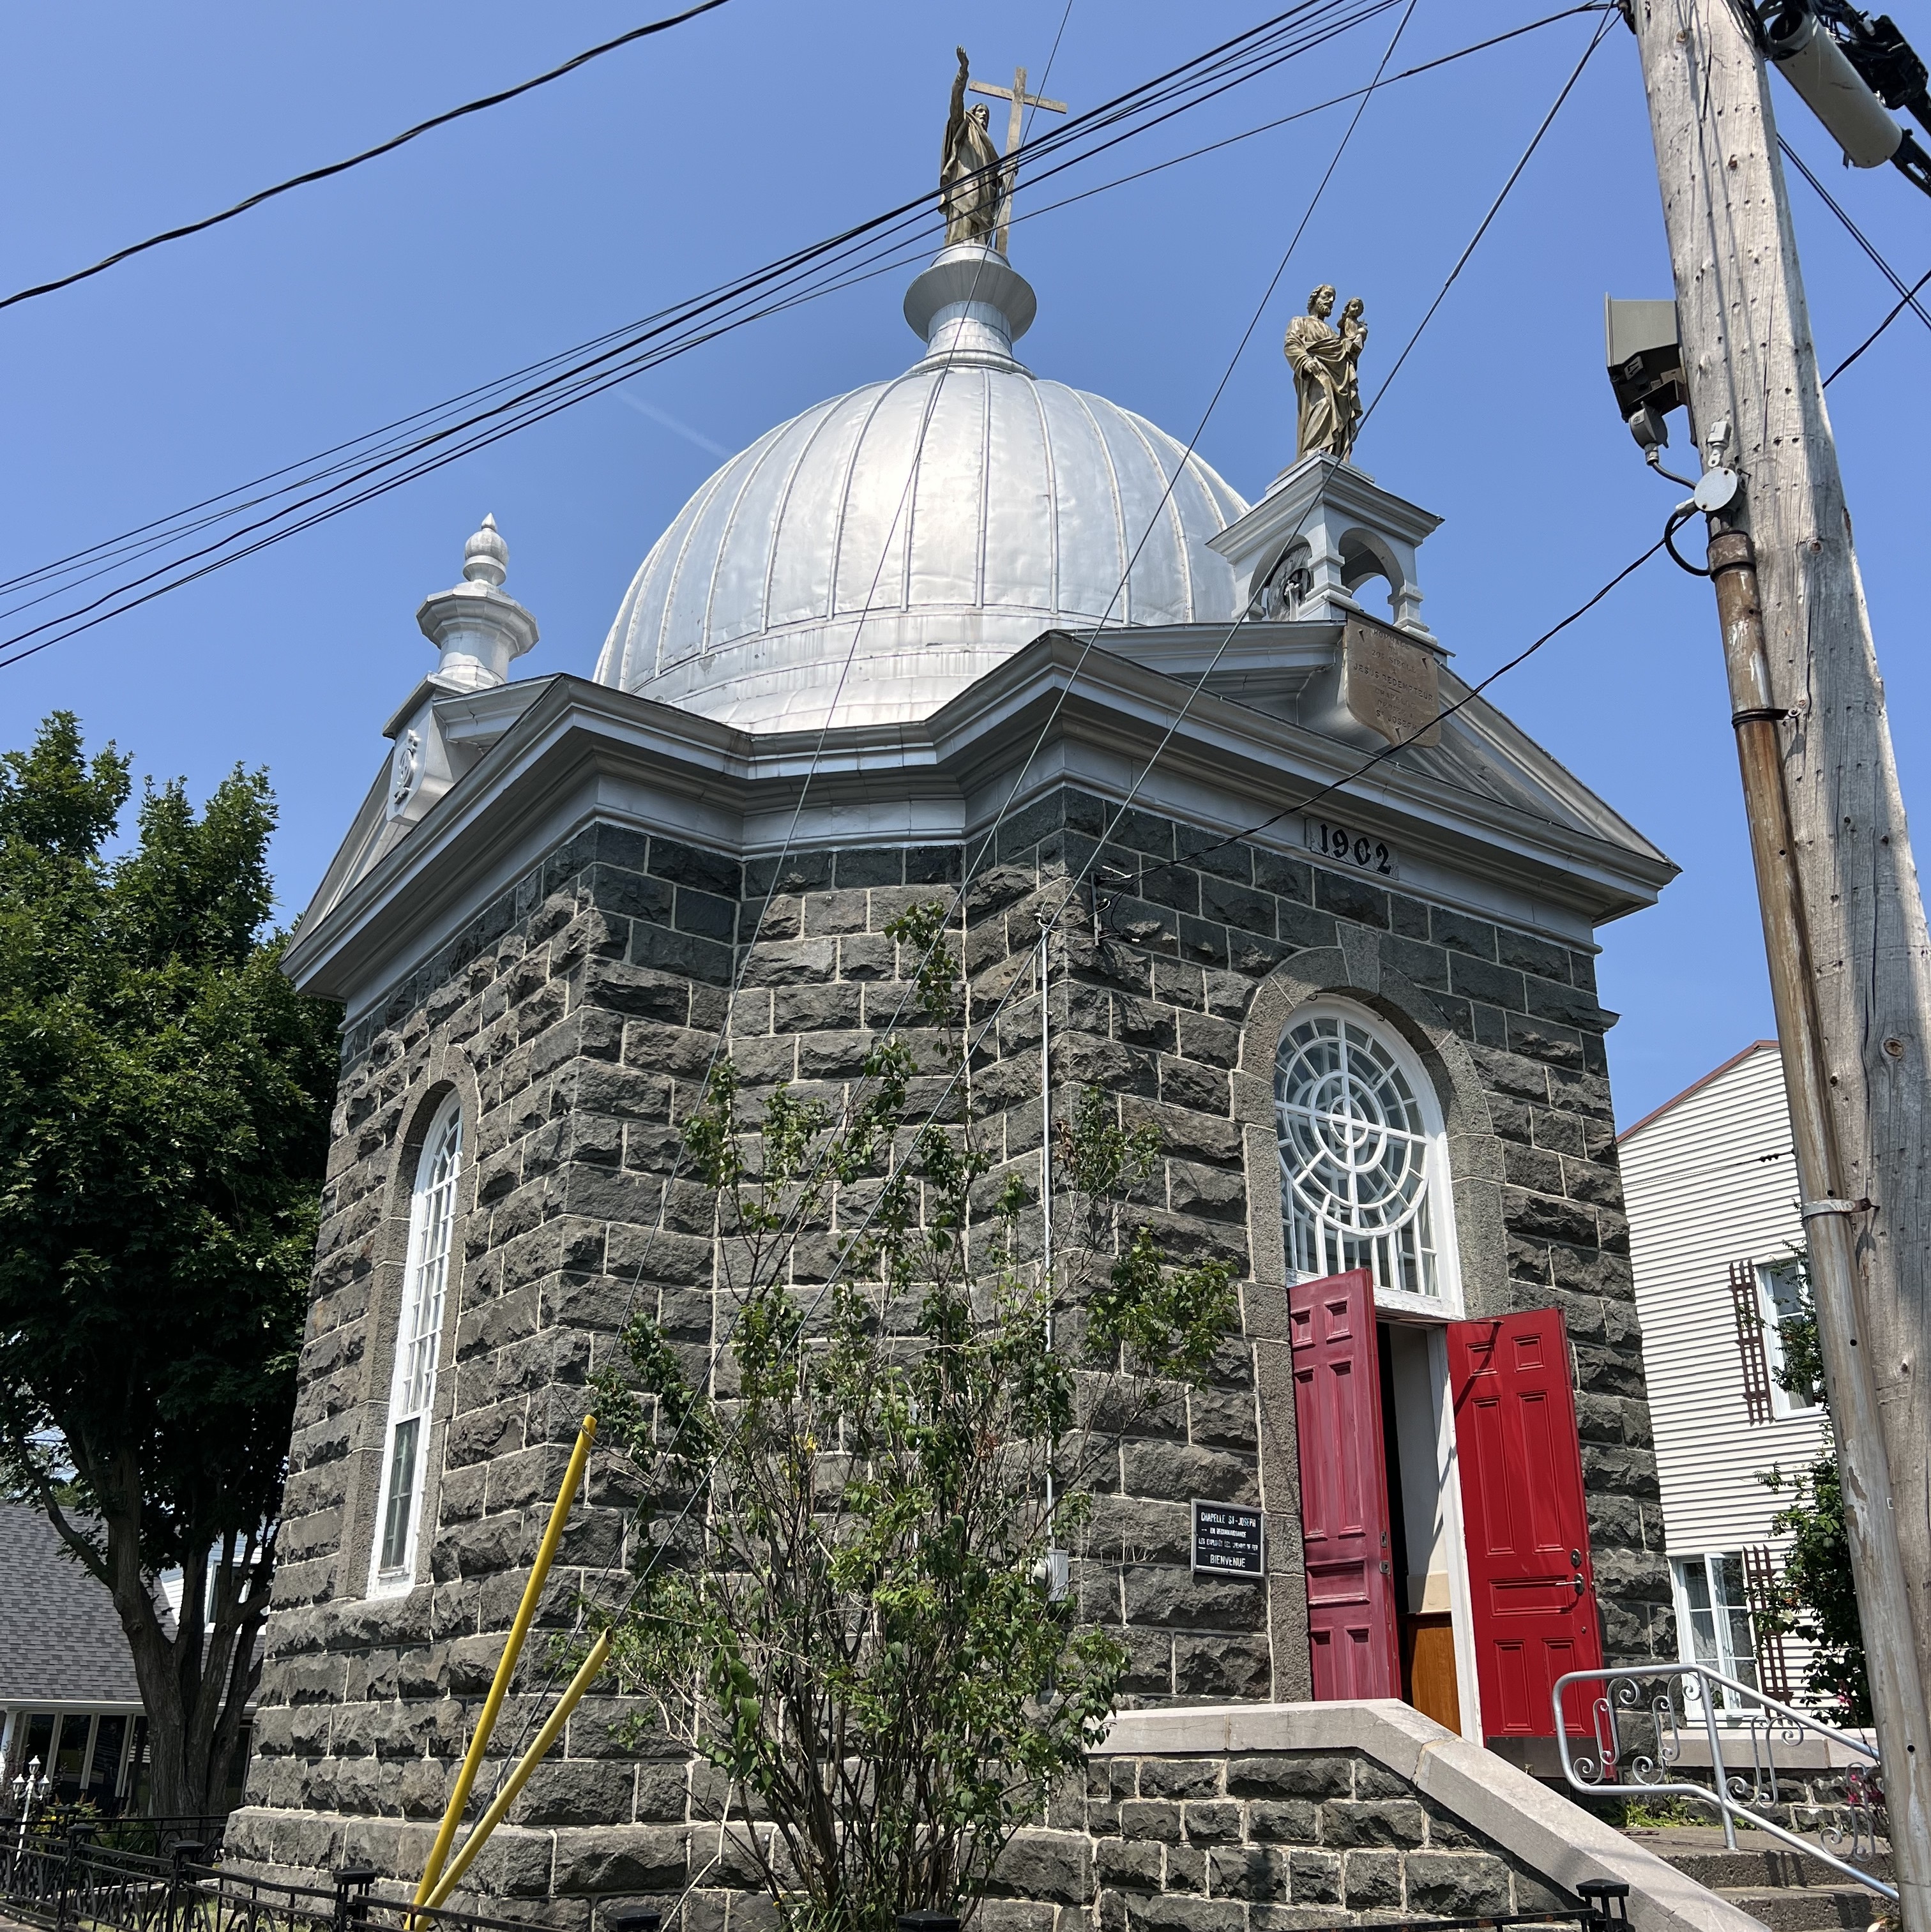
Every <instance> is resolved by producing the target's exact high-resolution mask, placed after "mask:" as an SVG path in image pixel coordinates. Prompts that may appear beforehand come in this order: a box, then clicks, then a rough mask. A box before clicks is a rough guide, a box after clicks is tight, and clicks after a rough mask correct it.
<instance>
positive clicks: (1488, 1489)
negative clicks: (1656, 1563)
mask: <svg viewBox="0 0 1931 1932" xmlns="http://www.w3.org/2000/svg"><path fill="white" fill-rule="evenodd" d="M1448 1346H1449V1390H1450V1392H1451V1394H1452V1397H1453V1399H1454V1403H1455V1454H1456V1460H1458V1462H1459V1463H1460V1464H1461V1508H1462V1517H1463V1534H1464V1538H1465V1539H1466V1541H1467V1548H1468V1583H1469V1595H1470V1608H1471V1610H1472V1611H1473V1630H1474V1637H1475V1660H1476V1682H1477V1684H1478V1685H1479V1688H1480V1691H1481V1694H1482V1731H1483V1733H1484V1734H1485V1736H1488V1737H1491V1738H1496V1737H1509V1738H1546V1737H1552V1736H1554V1734H1555V1714H1554V1710H1553V1709H1552V1708H1551V1705H1550V1702H1549V1698H1550V1694H1551V1691H1553V1689H1554V1685H1555V1681H1556V1679H1557V1678H1558V1677H1560V1676H1562V1675H1563V1673H1564V1672H1565V1671H1569V1670H1598V1669H1599V1668H1600V1667H1601V1666H1602V1642H1601V1638H1600V1635H1599V1628H1600V1627H1599V1623H1598V1621H1597V1616H1596V1583H1595V1577H1594V1574H1593V1571H1592V1570H1591V1568H1590V1558H1589V1516H1588V1511H1587V1506H1586V1505H1585V1504H1584V1500H1583V1493H1582V1452H1581V1445H1579V1444H1578V1442H1577V1440H1576V1433H1575V1397H1574V1396H1573V1394H1572V1393H1571V1391H1570V1388H1569V1343H1568V1337H1567V1335H1566V1332H1565V1331H1564V1330H1563V1320H1562V1314H1561V1311H1560V1310H1558V1309H1554V1308H1542V1309H1537V1310H1534V1311H1533V1313H1529V1314H1527V1315H1509V1316H1503V1318H1502V1319H1500V1321H1496V1322H1451V1323H1450V1324H1449V1331H1448ZM1563 1715H1564V1718H1565V1719H1566V1723H1567V1726H1568V1727H1569V1729H1570V1730H1574V1731H1586V1730H1587V1729H1588V1727H1589V1721H1588V1700H1587V1697H1581V1696H1577V1695H1575V1694H1573V1693H1572V1694H1571V1698H1570V1700H1569V1701H1568V1702H1567V1703H1566V1708H1565V1710H1564V1713H1563Z"/></svg>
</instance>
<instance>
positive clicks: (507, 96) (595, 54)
mask: <svg viewBox="0 0 1931 1932" xmlns="http://www.w3.org/2000/svg"><path fill="white" fill-rule="evenodd" d="M722 5H724V0H698V5H696V6H695V7H686V8H685V9H684V10H683V12H682V13H672V14H671V15H669V16H668V17H666V18H665V19H663V20H652V21H650V22H649V23H647V24H646V25H645V26H641V27H632V28H631V29H630V31H629V32H628V33H624V34H618V35H617V37H616V39H614V40H605V41H604V42H603V43H602V45H601V46H594V47H586V48H585V49H584V50H583V52H581V53H580V54H573V55H571V57H570V58H569V59H568V60H566V61H565V62H563V65H561V66H560V67H553V68H551V69H550V70H549V71H548V73H547V74H533V75H532V76H531V77H530V79H529V80H520V81H518V83H516V85H515V86H514V87H506V88H503V89H501V90H500V92H497V93H495V94H486V95H484V96H483V97H482V99H481V100H479V101H464V104H462V106H461V107H452V108H450V109H449V110H447V111H446V113H441V114H434V115H431V116H430V118H428V120H427V121H418V122H417V123H416V125H415V126H414V127H406V128H404V130H403V131H402V132H401V133H400V134H392V135H391V136H389V139H387V140H386V141H379V142H377V143H376V145H374V147H373V148H364V149H363V150H362V152H361V153H360V154H351V155H350V156H349V157H348V158H347V160H340V161H331V162H329V163H328V164H327V165H326V166H324V167H319V168H310V169H308V170H307V171H306V172H304V173H302V174H299V175H290V177H289V178H288V179H287V181H277V182H276V183H275V185H274V187H265V188H262V189H260V190H257V192H256V193H254V194H251V195H249V196H247V197H246V198H245V199H243V200H241V201H238V202H236V203H235V205H234V206H233V207H232V208H223V209H222V210H221V212H220V213H219V214H205V215H203V217H201V219H200V220H199V221H189V222H185V223H182V226H180V227H179V228H168V229H163V230H162V232H161V233H160V234H158V235H150V236H149V237H148V239H146V241H145V242H130V243H129V244H128V246H127V247H126V248H117V249H116V250H115V251H114V252H113V254H111V255H105V256H103V257H101V260H99V261H98V262H96V263H94V265H93V266H92V267H91V268H86V269H75V270H74V272H73V273H72V274H71V275H62V276H59V277H57V278H56V279H55V280H54V281H51V282H41V283H38V284H35V287H32V288H30V289H17V290H15V291H14V293H13V294H11V296H0V308H12V307H13V306H14V304H15V303H16V302H32V301H33V300H34V299H35V297H36V296H50V295H53V294H54V293H56V291H57V290H61V289H71V288H72V287H74V284H75V283H76V282H84V281H87V280H88V279H89V277H91V276H94V275H105V274H106V273H107V271H108V270H109V269H112V268H115V267H117V266H119V264H120V263H123V262H125V261H127V260H129V259H130V257H133V256H135V255H144V254H146V253H147V251H149V249H150V248H160V247H161V245H162V244H163V243H164V242H179V241H182V240H184V239H186V238H187V237H188V236H191V235H201V234H205V233H206V232H207V230H208V229H211V228H218V227H220V226H221V223H223V222H224V221H233V220H234V219H235V217H236V216H237V215H238V214H247V213H248V211H249V209H250V208H259V207H260V206H261V205H262V203H263V202H265V201H272V200H274V199H275V196H277V195H280V194H287V193H290V191H291V190H293V189H296V188H298V187H308V185H309V184H311V182H314V181H327V180H328V179H329V178H330V177H331V176H332V175H342V174H347V172H348V171H349V170H350V169H351V168H359V167H360V166H362V163H364V162H365V161H373V160H379V159H380V157H382V156H383V155H384V154H394V153H395V151H396V149H397V148H401V147H405V146H407V145H408V143H409V142H411V141H414V140H419V139H421V137H422V136H423V135H425V134H428V133H434V131H435V130H436V129H437V128H438V127H448V126H449V123H450V122H451V121H460V120H461V119H462V118H464V116H465V115H470V114H480V113H482V111H483V110H484V109H485V108H487V107H501V106H502V105H503V103H504V102H505V101H514V100H515V99H516V98H518V96H519V95H525V94H529V93H531V92H534V90H535V89H537V88H539V87H547V86H549V84H550V83H551V81H553V80H562V79H563V77H564V76H565V75H566V74H575V72H576V71H577V69H578V68H580V67H587V66H588V65H590V62H592V61H593V60H600V59H601V58H602V57H603V56H604V55H605V54H608V53H614V52H616V51H617V49H618V48H619V47H627V46H629V45H630V43H632V41H633V40H647V39H648V38H649V37H650V36H651V35H652V34H661V33H663V32H665V31H666V30H667V29H668V28H671V27H681V26H683V23H685V22H686V20H695V19H696V18H697V17H698V15H699V14H700V13H710V12H711V11H712V10H713V9H715V8H716V7H722Z"/></svg>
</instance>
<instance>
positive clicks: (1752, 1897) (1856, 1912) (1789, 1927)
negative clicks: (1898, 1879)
mask: <svg viewBox="0 0 1931 1932" xmlns="http://www.w3.org/2000/svg"><path fill="white" fill-rule="evenodd" d="M1714 1889H1715V1890H1716V1895H1717V1896H1718V1897H1719V1898H1726V1899H1728V1900H1729V1901H1730V1903H1731V1904H1732V1905H1734V1906H1736V1907H1737V1909H1738V1910H1739V1911H1740V1912H1748V1913H1749V1915H1750V1916H1751V1917H1752V1918H1755V1919H1757V1920H1758V1921H1761V1923H1762V1924H1765V1925H1767V1926H1768V1927H1770V1932H1864V1927H1866V1926H1867V1925H1869V1924H1870V1923H1871V1921H1872V1920H1873V1919H1874V1918H1876V1916H1877V1915H1878V1912H1881V1910H1883V1909H1884V1906H1885V1904H1886V1903H1887V1901H1886V1900H1884V1899H1883V1898H1881V1897H1879V1896H1878V1894H1877V1893H1875V1892H1874V1891H1865V1890H1864V1889H1863V1887H1862V1886H1861V1885H1769V1886H1765V1887H1762V1888H1755V1887H1750V1886H1745V1885H1722V1886H1718V1887H1716V1888H1714Z"/></svg>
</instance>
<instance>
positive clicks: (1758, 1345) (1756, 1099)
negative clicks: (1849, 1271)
mask: <svg viewBox="0 0 1931 1932" xmlns="http://www.w3.org/2000/svg"><path fill="white" fill-rule="evenodd" d="M1619 1148H1620V1153H1621V1156H1622V1163H1623V1186H1624V1188H1625V1190H1626V1196H1627V1199H1628V1202H1629V1247H1630V1254H1631V1257H1632V1261H1633V1262H1634V1264H1635V1277H1636V1304H1637V1309H1638V1313H1639V1314H1640V1316H1641V1319H1642V1325H1643V1355H1644V1362H1645V1364H1647V1368H1648V1371H1649V1388H1650V1416H1651V1418H1652V1419H1653V1425H1654V1427H1655V1430H1656V1469H1657V1474H1658V1476H1659V1479H1660V1481H1661V1482H1662V1511H1663V1529H1664V1535H1665V1540H1666V1547H1667V1550H1668V1555H1669V1559H1670V1568H1671V1574H1672V1576H1673V1577H1674V1582H1675V1588H1676V1613H1677V1641H1678V1644H1679V1647H1680V1655H1681V1658H1682V1659H1683V1661H1684V1662H1685V1663H1700V1664H1707V1665H1709V1666H1710V1667H1713V1668H1714V1669H1716V1670H1720V1671H1722V1673H1724V1675H1725V1676H1729V1677H1734V1678H1736V1679H1739V1680H1740V1681H1741V1682H1744V1683H1746V1684H1753V1685H1757V1686H1758V1687H1759V1688H1761V1689H1762V1690H1764V1691H1767V1692H1768V1693H1769V1694H1770V1695H1771V1696H1772V1697H1781V1698H1786V1699H1787V1700H1788V1701H1790V1702H1792V1703H1798V1704H1801V1703H1805V1702H1806V1701H1807V1700H1806V1698H1805V1697H1804V1694H1803V1677H1804V1672H1805V1667H1806V1662H1807V1657H1806V1646H1803V1645H1802V1644H1800V1643H1797V1642H1796V1641H1794V1640H1791V1639H1788V1638H1786V1639H1782V1640H1778V1639H1776V1638H1768V1639H1762V1638H1760V1637H1758V1635H1757V1634H1756V1628H1755V1625H1756V1619H1755V1617H1754V1616H1753V1614H1752V1612H1753V1610H1754V1608H1755V1607H1756V1606H1757V1605H1758V1604H1759V1603H1760V1602H1761V1595H1762V1592H1763V1591H1764V1588H1765V1586H1766V1585H1767V1583H1768V1582H1769V1581H1770V1578H1771V1577H1773V1575H1774V1574H1775V1572H1776V1565H1777V1562H1778V1553H1779V1544H1780V1543H1781V1542H1782V1541H1784V1540H1785V1539H1782V1538H1778V1537H1777V1536H1776V1535H1773V1533H1772V1532H1771V1529H1770V1520H1771V1519H1772V1517H1774V1516H1775V1515H1776V1513H1777V1511H1778V1510H1779V1508H1780V1507H1782V1501H1783V1499H1782V1498H1780V1497H1779V1496H1778V1495H1777V1494H1776V1493H1775V1492H1773V1491H1772V1490H1770V1489H1769V1488H1768V1487H1766V1485H1765V1484H1764V1481H1763V1480H1762V1478H1763V1475H1764V1472H1766V1471H1767V1470H1770V1469H1779V1468H1780V1469H1783V1470H1784V1471H1785V1472H1792V1471H1794V1470H1797V1469H1803V1468H1806V1467H1808V1466H1809V1464H1810V1463H1812V1461H1814V1460H1815V1458H1816V1456H1817V1454H1818V1449H1819V1447H1820V1445H1821V1442H1822V1439H1823V1434H1824V1418H1823V1415H1822V1413H1821V1411H1820V1410H1818V1409H1816V1408H1815V1407H1813V1406H1811V1405H1810V1404H1809V1403H1807V1402H1806V1401H1805V1400H1803V1399H1802V1398H1801V1397H1797V1396H1793V1395H1791V1394H1788V1393H1787V1392H1786V1391H1785V1390H1783V1389H1782V1388H1780V1387H1779V1385H1778V1382H1777V1379H1776V1370H1777V1369H1778V1368H1779V1367H1781V1365H1782V1341H1781V1332H1780V1324H1781V1323H1782V1322H1783V1321H1784V1320H1785V1319H1788V1317H1789V1316H1791V1315H1792V1314H1794V1313H1796V1312H1797V1271H1796V1270H1795V1268H1794V1266H1793V1258H1794V1256H1795V1255H1796V1254H1797V1252H1798V1251H1799V1250H1800V1247H1801V1244H1802V1241H1803V1231H1802V1223H1801V1222H1800V1220H1799V1219H1798V1217H1797V1168H1796V1162H1795V1159H1794V1155H1793V1154H1792V1151H1791V1136H1790V1115H1789V1111H1788V1108H1787V1106H1785V1100H1784V1093H1783V1072H1782V1065H1781V1063H1780V1062H1779V1058H1778V1056H1777V1047H1776V1041H1774V1040H1758V1041H1757V1042H1755V1044H1754V1045H1752V1046H1747V1047H1746V1048H1745V1049H1743V1052H1740V1053H1739V1054H1737V1055H1735V1056H1734V1058H1731V1059H1729V1060H1726V1061H1724V1063H1723V1064H1722V1066H1720V1067H1717V1068H1716V1070H1714V1071H1713V1072H1712V1073H1707V1074H1705V1075H1704V1076H1703V1078H1702V1079H1701V1080H1699V1081H1698V1082H1696V1084H1695V1085H1694V1086H1692V1087H1690V1088H1687V1089H1686V1091H1683V1093H1681V1094H1678V1095H1677V1097H1676V1098H1675V1099H1674V1100H1671V1101H1669V1102H1668V1103H1666V1104H1665V1105H1664V1106H1661V1107H1659V1108H1658V1109H1656V1112H1654V1113H1653V1114H1650V1115H1647V1116H1645V1117H1644V1118H1643V1119H1642V1120H1640V1121H1638V1122H1637V1123H1636V1124H1635V1126H1634V1127H1630V1128H1629V1129H1628V1130H1626V1132H1624V1133H1623V1135H1622V1136H1620V1141H1619Z"/></svg>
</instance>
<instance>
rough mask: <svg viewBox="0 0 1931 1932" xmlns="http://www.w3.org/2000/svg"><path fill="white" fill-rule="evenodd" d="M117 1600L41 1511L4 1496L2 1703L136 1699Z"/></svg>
mask: <svg viewBox="0 0 1931 1932" xmlns="http://www.w3.org/2000/svg"><path fill="white" fill-rule="evenodd" d="M139 1702H140V1688H139V1686H138V1685H137V1684H136V1682H135V1681H134V1657H133V1655H132V1653H131V1652H130V1651H129V1650H128V1639H127V1635H126V1633H125V1631H122V1628H121V1619H120V1617H119V1614H118V1613H116V1610H115V1608H114V1600H113V1598H111V1597H110V1596H109V1595H108V1594H107V1590H106V1589H104V1587H103V1586H102V1585H101V1583H98V1581H96V1580H95V1577H93V1575H92V1574H91V1573H90V1572H89V1571H86V1570H85V1569H83V1568H82V1567H81V1565H80V1563H79V1562H78V1561H77V1560H76V1559H74V1557H71V1556H69V1555H68V1553H67V1546H66V1545H65V1544H64V1543H63V1542H62V1541H61V1538H60V1534H59V1532H58V1531H57V1530H56V1529H55V1528H54V1526H53V1524H52V1523H50V1522H48V1520H47V1517H46V1516H45V1515H44V1514H43V1513H42V1512H41V1511H39V1510H37V1509H34V1508H30V1507H29V1506H28V1505H26V1504H24V1503H0V1704H14V1705H21V1704H38V1703H47V1704H56V1703H60V1704H133V1703H139Z"/></svg>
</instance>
